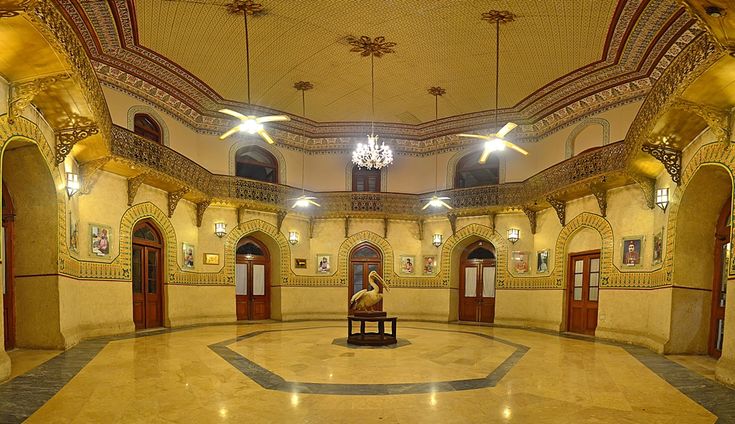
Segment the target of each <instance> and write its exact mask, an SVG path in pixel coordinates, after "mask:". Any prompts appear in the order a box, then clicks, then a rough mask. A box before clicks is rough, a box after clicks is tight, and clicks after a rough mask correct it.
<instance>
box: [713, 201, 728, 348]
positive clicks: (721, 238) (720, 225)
mask: <svg viewBox="0 0 735 424" xmlns="http://www.w3.org/2000/svg"><path fill="white" fill-rule="evenodd" d="M731 202H732V198H728V199H727V201H726V202H725V204H724V205H722V209H721V210H720V216H719V217H718V218H717V228H716V229H715V250H714V258H713V259H714V269H713V272H712V297H711V300H710V314H709V334H708V336H707V354H708V355H709V356H711V357H713V358H719V357H720V356H722V351H719V350H717V348H716V347H715V343H716V341H717V323H718V318H719V317H718V316H717V315H716V312H715V311H716V310H717V309H719V308H720V307H719V305H718V304H719V294H720V290H721V285H722V272H723V266H726V265H725V264H723V263H722V247H723V246H725V245H726V244H727V243H730V242H731V240H730V226H729V225H727V224H728V222H727V219H728V218H730V214H731V207H732V203H731ZM723 320H724V316H723Z"/></svg>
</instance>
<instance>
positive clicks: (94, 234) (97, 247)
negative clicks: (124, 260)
mask: <svg viewBox="0 0 735 424" xmlns="http://www.w3.org/2000/svg"><path fill="white" fill-rule="evenodd" d="M89 242H90V245H89V246H90V250H89V251H90V252H91V254H92V256H99V257H109V256H110V250H111V249H110V245H111V244H112V228H111V227H110V226H108V225H101V224H89Z"/></svg>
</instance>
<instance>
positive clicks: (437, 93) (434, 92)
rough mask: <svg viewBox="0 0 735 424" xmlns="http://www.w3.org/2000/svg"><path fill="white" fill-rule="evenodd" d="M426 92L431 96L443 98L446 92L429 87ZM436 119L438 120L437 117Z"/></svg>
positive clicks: (439, 88) (438, 88)
mask: <svg viewBox="0 0 735 424" xmlns="http://www.w3.org/2000/svg"><path fill="white" fill-rule="evenodd" d="M427 91H428V92H429V94H431V95H432V96H443V95H445V94H446V93H447V90H445V89H443V88H441V87H429V89H428V90H427ZM437 118H438V116H437Z"/></svg>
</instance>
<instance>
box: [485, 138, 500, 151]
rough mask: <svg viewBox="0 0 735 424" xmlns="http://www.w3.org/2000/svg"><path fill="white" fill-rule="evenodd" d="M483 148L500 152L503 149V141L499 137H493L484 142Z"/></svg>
mask: <svg viewBox="0 0 735 424" xmlns="http://www.w3.org/2000/svg"><path fill="white" fill-rule="evenodd" d="M485 149H486V150H489V151H491V152H500V151H503V150H505V143H503V140H501V139H499V138H493V139H491V140H488V141H486V142H485Z"/></svg>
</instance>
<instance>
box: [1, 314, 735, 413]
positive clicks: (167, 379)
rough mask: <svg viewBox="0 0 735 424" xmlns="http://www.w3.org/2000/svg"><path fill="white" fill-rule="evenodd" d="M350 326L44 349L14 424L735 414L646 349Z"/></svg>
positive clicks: (17, 394) (4, 394)
mask: <svg viewBox="0 0 735 424" xmlns="http://www.w3.org/2000/svg"><path fill="white" fill-rule="evenodd" d="M345 336H346V328H345V326H344V325H343V324H342V323H338V322H292V323H276V322H273V323H258V324H252V325H218V326H207V327H196V328H188V329H177V330H161V331H152V332H146V333H142V334H134V335H126V336H120V337H108V338H100V339H94V340H88V341H84V342H82V343H80V344H79V345H78V346H76V347H74V348H72V349H70V350H68V351H66V352H63V353H59V352H46V354H45V355H42V354H39V353H35V352H34V355H33V356H34V357H35V359H33V360H30V359H28V360H24V359H19V358H17V357H16V359H15V360H16V363H19V364H26V365H24V370H23V372H22V373H20V375H18V376H16V377H15V378H13V379H12V380H9V381H8V382H6V383H4V384H1V385H0V423H16V422H24V420H25V422H28V423H227V422H233V423H235V422H237V423H239V422H252V423H281V422H285V423H297V422H298V423H413V422H421V423H433V422H436V423H455V422H456V423H479V422H482V423H495V422H498V423H511V422H516V423H577V422H594V423H672V424H673V423H715V422H718V423H728V422H735V391H733V390H731V389H728V388H726V387H724V386H722V385H720V384H718V383H716V382H714V381H712V380H710V379H708V378H706V377H703V376H702V375H700V374H698V373H696V372H694V371H691V370H689V369H688V368H686V367H684V366H682V365H680V364H678V363H676V362H674V361H671V360H669V359H667V358H665V357H663V356H660V355H656V354H654V353H652V352H650V351H648V350H646V349H643V348H637V347H633V346H624V345H616V344H611V343H600V342H595V341H593V340H589V339H576V338H570V337H563V336H559V335H555V334H547V333H543V332H534V331H528V330H520V329H509V328H493V327H475V326H464V325H455V324H434V323H418V322H401V323H399V328H398V338H399V343H398V345H397V347H392V348H387V347H383V348H362V347H361V348H355V347H352V346H349V345H346V344H345V343H344V338H345ZM19 356H22V355H19ZM27 364H33V365H34V366H35V365H37V366H35V367H31V368H29V366H28V365H27ZM718 419H719V421H718Z"/></svg>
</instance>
